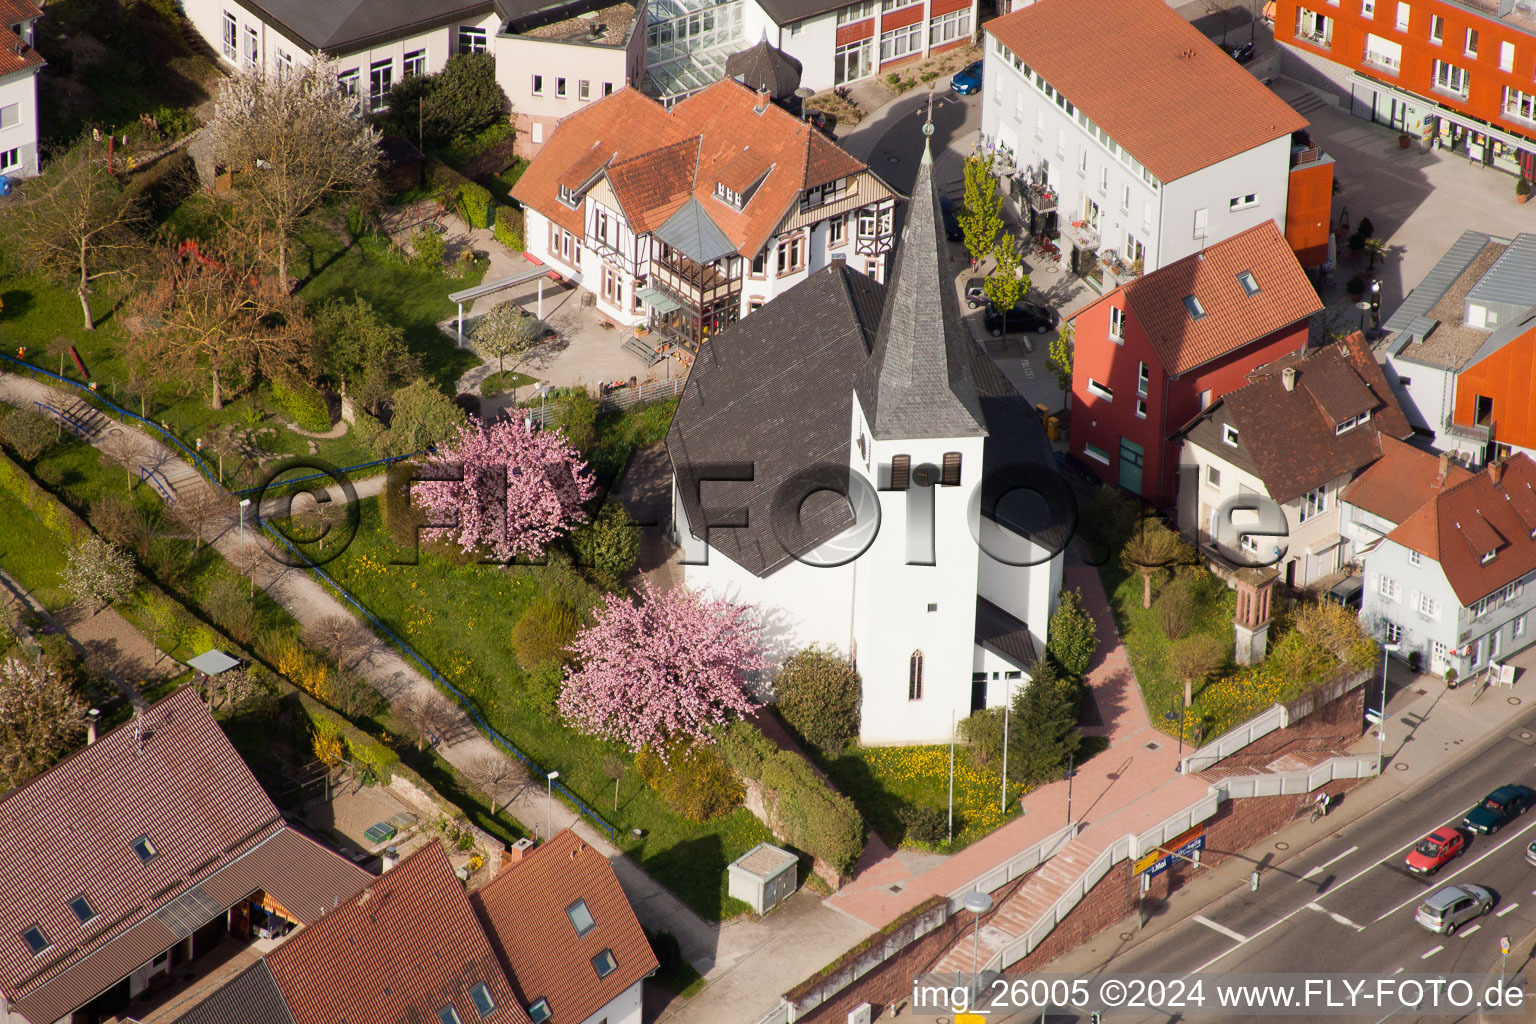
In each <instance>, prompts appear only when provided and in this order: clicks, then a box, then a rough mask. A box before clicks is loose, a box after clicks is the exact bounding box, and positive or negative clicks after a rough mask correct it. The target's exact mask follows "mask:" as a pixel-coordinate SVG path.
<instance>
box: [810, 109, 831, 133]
mask: <svg viewBox="0 0 1536 1024" xmlns="http://www.w3.org/2000/svg"><path fill="white" fill-rule="evenodd" d="M805 119H806V120H807V121H809V122H811V127H813V128H815V129H816V130H817V131H819V132H821V133H822V134H823V135H825V136H826V137H827V138H829V139H835V138H837V136H836V135H833V134H832V117H831V115H829V114H828V113H827V112H826V111H824V110H807V111H806V112H805Z"/></svg>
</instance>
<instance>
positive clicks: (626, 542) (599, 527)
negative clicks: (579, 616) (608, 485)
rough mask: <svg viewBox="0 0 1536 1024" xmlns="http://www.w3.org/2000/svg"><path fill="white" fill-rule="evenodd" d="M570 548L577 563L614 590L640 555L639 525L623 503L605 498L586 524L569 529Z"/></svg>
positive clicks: (598, 580)
mask: <svg viewBox="0 0 1536 1024" xmlns="http://www.w3.org/2000/svg"><path fill="white" fill-rule="evenodd" d="M571 548H572V549H573V550H574V551H575V553H576V563H577V564H578V565H580V566H581V567H582V568H584V569H586V570H587V571H588V572H589V573H591V574H592V576H593V577H594V578H595V579H596V580H597V582H598V583H600V584H601V585H602V586H604V587H606V588H607V589H609V590H617V589H618V588H619V585H620V584H621V583H622V582H623V580H624V576H625V574H626V573H628V572H629V570H631V569H633V568H634V567H635V561H636V560H637V559H639V557H640V527H639V525H638V524H637V523H636V522H635V520H634V517H633V516H631V515H630V514H629V510H628V509H626V508H625V507H624V505H623V503H621V502H618V501H606V502H604V503H603V506H602V507H601V508H599V509H598V510H597V514H596V515H595V516H593V517H592V521H591V522H590V523H586V524H584V525H582V526H578V527H577V528H576V529H575V530H572V531H571Z"/></svg>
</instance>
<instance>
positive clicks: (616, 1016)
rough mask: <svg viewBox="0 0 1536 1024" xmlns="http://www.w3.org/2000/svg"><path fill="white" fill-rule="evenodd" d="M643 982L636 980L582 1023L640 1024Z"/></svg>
mask: <svg viewBox="0 0 1536 1024" xmlns="http://www.w3.org/2000/svg"><path fill="white" fill-rule="evenodd" d="M643 984H644V982H643V981H637V982H635V983H634V984H633V985H631V986H629V988H627V989H625V990H624V991H623V992H620V993H619V994H618V995H616V996H614V997H613V998H612V999H610V1000H609V1001H608V1002H607V1004H605V1005H604V1006H603V1008H602V1009H600V1010H597V1011H595V1012H593V1013H592V1014H591V1015H590V1016H589V1017H587V1018H586V1019H585V1020H583V1021H582V1022H581V1024H640V989H641V986H642V985H643Z"/></svg>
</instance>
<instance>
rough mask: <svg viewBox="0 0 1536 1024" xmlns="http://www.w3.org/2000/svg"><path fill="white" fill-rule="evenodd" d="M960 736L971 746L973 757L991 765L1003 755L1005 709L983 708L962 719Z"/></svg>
mask: <svg viewBox="0 0 1536 1024" xmlns="http://www.w3.org/2000/svg"><path fill="white" fill-rule="evenodd" d="M960 736H961V738H962V739H964V740H965V742H966V743H968V744H970V747H971V758H972V760H974V761H975V762H976V763H977V764H979V765H990V764H993V763H994V762H996V761H998V760H999V759H1001V758H1002V756H1003V709H1002V708H1000V707H999V708H982V709H981V710H980V711H974V712H972V713H971V714H969V715H967V716H966V717H964V718H962V719H960Z"/></svg>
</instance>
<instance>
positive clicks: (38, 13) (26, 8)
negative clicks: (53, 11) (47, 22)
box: [0, 0, 43, 25]
mask: <svg viewBox="0 0 1536 1024" xmlns="http://www.w3.org/2000/svg"><path fill="white" fill-rule="evenodd" d="M42 16H43V9H42V8H41V7H39V6H38V5H37V4H35V3H33V2H32V0H0V22H4V23H5V24H6V25H15V24H19V23H20V22H23V21H31V20H32V19H33V18H41V17H42Z"/></svg>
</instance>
